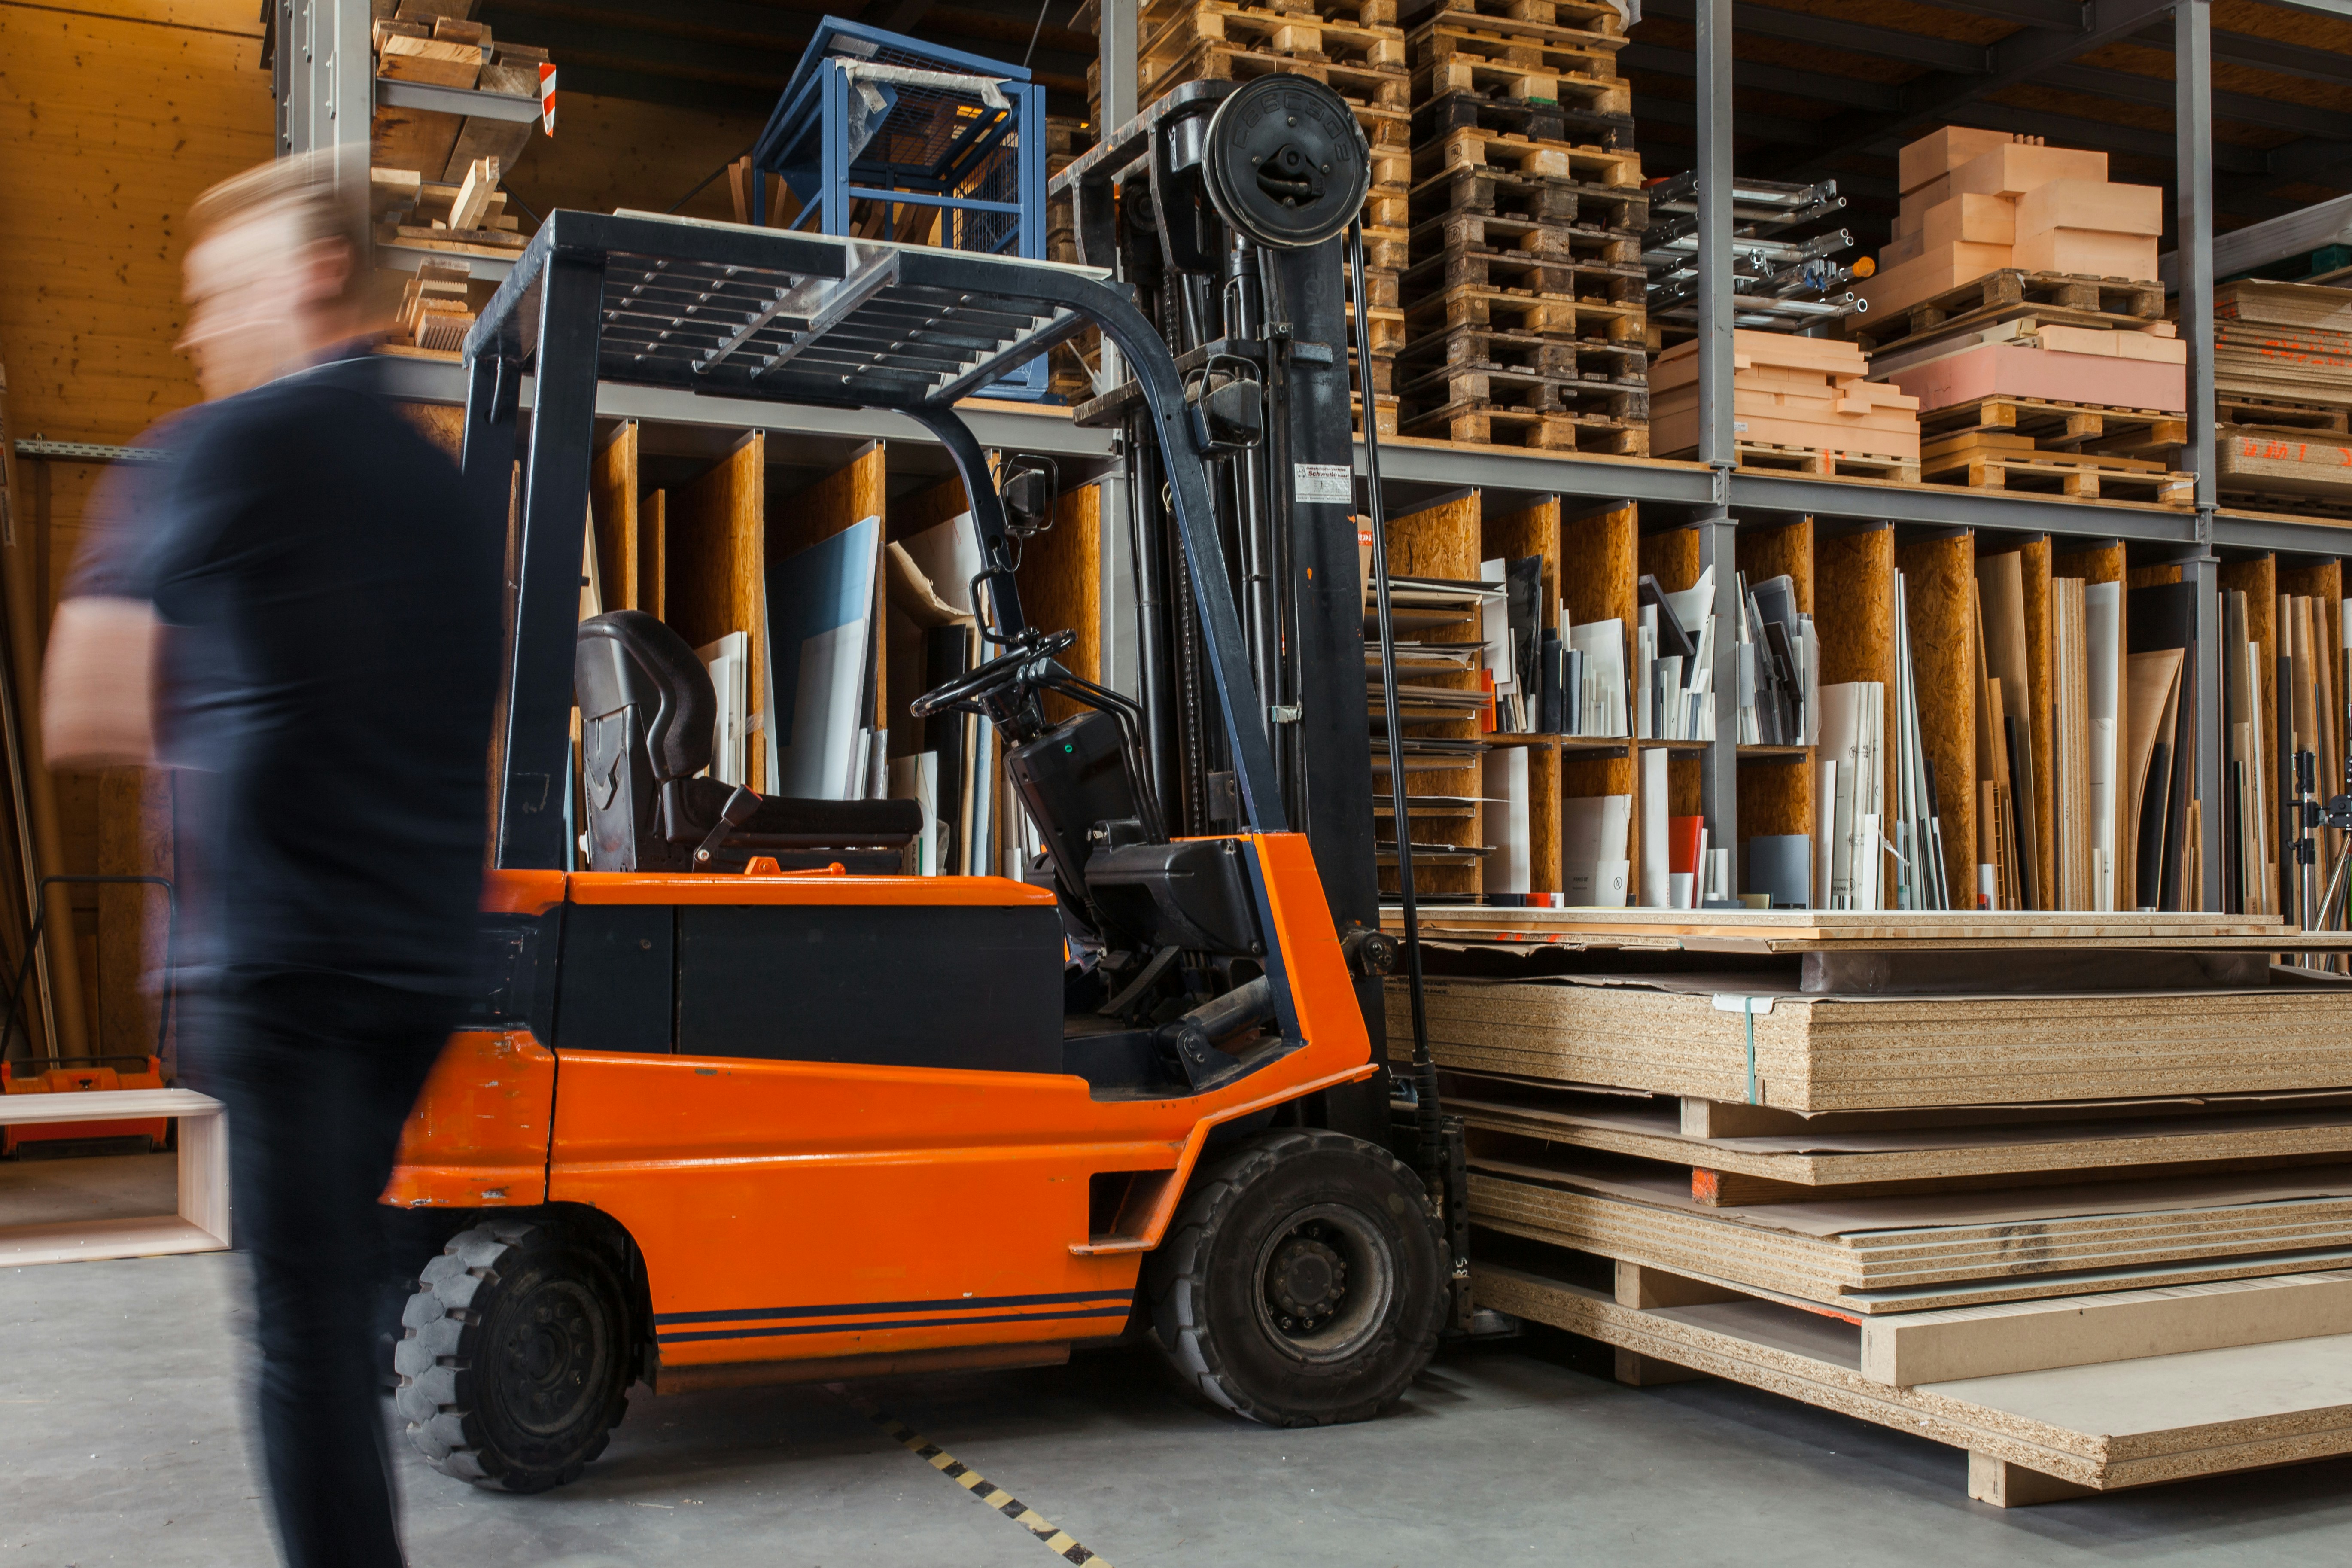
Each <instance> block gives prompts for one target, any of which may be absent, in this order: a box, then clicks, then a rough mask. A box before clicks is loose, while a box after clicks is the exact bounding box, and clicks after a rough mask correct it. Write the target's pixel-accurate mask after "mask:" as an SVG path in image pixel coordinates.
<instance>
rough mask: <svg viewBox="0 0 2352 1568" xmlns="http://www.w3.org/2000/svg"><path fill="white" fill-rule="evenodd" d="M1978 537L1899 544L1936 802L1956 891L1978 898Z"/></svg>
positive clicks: (1967, 900)
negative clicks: (1973, 596)
mask: <svg viewBox="0 0 2352 1568" xmlns="http://www.w3.org/2000/svg"><path fill="white" fill-rule="evenodd" d="M1973 558H1974V549H1973V543H1972V542H1971V540H1970V539H1969V536H1968V535H1967V534H1965V533H1951V534H1947V535H1945V536H1943V537H1941V538H1937V539H1923V540H1919V541H1916V542H1913V543H1910V544H1906V545H1903V546H1901V547H1899V548H1898V549H1897V550H1896V551H1895V565H1896V566H1897V567H1898V568H1899V569H1900V570H1901V571H1902V573H1903V597H1904V604H1905V606H1906V609H1907V611H1908V613H1909V616H1910V622H1911V624H1910V627H1909V630H1910V633H1911V668H1912V679H1913V683H1914V686H1915V688H1916V691H1917V695H1918V701H1919V733H1920V737H1921V739H1922V740H1923V741H1924V742H1925V743H1926V746H1927V761H1928V762H1929V763H1930V764H1931V765H1933V767H1934V768H1935V770H1936V809H1937V815H1938V816H1939V817H1940V819H1941V821H1942V825H1943V840H1944V843H1945V845H1946V847H1947V850H1946V852H1947V854H1948V855H1949V854H1950V852H1951V850H1953V849H1955V848H1965V851H1966V852H1965V854H1964V855H1960V856H1952V857H1951V858H1952V859H1953V860H1954V861H1955V862H1956V864H1955V865H1954V867H1953V872H1954V875H1953V876H1952V877H1951V884H1952V894H1953V898H1954V899H1955V900H1958V901H1959V902H1961V903H1963V905H1964V906H1971V907H1972V906H1973V905H1974V903H1975V901H1976V900H1975V898H1974V897H1973V895H1974V892H1975V889H1976V853H1975V850H1974V848H1973V846H1974V845H1975V844H1976V842H1977V792H1976V789H1975V788H1974V781H1975V778H1976V759H1977V731H1976V709H1977V704H1976V670H1977V649H1976V616H1975V613H1974V610H1973V608H1972V602H1971V600H1970V598H1969V584H1970V581H1971V578H1972V575H1973V566H1974V560H1973Z"/></svg>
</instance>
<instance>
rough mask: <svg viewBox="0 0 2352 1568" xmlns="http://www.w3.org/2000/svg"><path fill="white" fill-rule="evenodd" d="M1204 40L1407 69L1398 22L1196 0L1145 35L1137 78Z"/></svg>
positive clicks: (1148, 78) (1389, 70) (1390, 70)
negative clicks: (1371, 22)
mask: <svg viewBox="0 0 2352 1568" xmlns="http://www.w3.org/2000/svg"><path fill="white" fill-rule="evenodd" d="M1202 44H1223V45H1230V46H1231V47H1234V48H1239V49H1247V50H1250V51H1252V52H1254V53H1258V54H1268V55H1283V56H1286V57H1288V58H1293V59H1301V60H1315V61H1318V62H1321V63H1323V64H1327V65H1338V66H1352V67H1355V68H1359V69H1362V70H1368V71H1378V72H1381V73H1383V74H1388V75H1396V74H1400V73H1402V72H1403V71H1404V69H1405V51H1404V34H1403V33H1402V32H1401V31H1399V30H1398V29H1397V28H1395V27H1362V26H1355V25H1353V24H1351V23H1348V22H1341V21H1337V20H1332V19H1328V18H1326V17H1323V16H1317V15H1313V14H1306V13H1300V12H1296V11H1276V10H1271V9H1264V8H1260V7H1258V6H1254V5H1230V4H1227V3H1226V0H1192V4H1191V5H1187V6H1185V7H1183V8H1182V9H1181V10H1180V11H1177V12H1175V13H1174V14H1173V15H1171V16H1169V17H1168V19H1167V20H1166V21H1164V22H1161V23H1160V25H1159V26H1158V27H1156V28H1155V29H1153V30H1152V32H1151V33H1150V36H1149V37H1146V38H1145V39H1144V42H1143V47H1141V49H1140V50H1139V51H1138V56H1137V62H1136V74H1137V78H1138V80H1139V83H1148V82H1152V81H1156V80H1157V79H1159V77H1160V75H1161V74H1162V73H1163V72H1164V71H1165V70H1166V69H1167V68H1168V67H1169V66H1171V65H1172V64H1173V63H1175V62H1176V61H1178V60H1181V59H1182V58H1184V57H1185V56H1186V55H1187V54H1189V53H1190V52H1191V51H1192V49H1193V48H1195V47H1198V46H1200V45H1202Z"/></svg>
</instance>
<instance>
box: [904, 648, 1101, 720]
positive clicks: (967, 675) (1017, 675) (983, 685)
mask: <svg viewBox="0 0 2352 1568" xmlns="http://www.w3.org/2000/svg"><path fill="white" fill-rule="evenodd" d="M1027 636H1028V637H1034V636H1035V634H1034V633H1031V634H1027ZM1077 640H1078V634H1077V633H1076V632H1073V631H1059V632H1054V633H1051V634H1049V635H1047V636H1045V637H1036V640H1034V641H1029V640H1026V638H1025V637H1024V639H1022V640H1016V641H1015V642H1014V643H1013V647H1012V648H1011V649H1010V650H1009V651H1007V652H1004V653H1000V654H998V655H997V656H996V657H995V658H992V659H989V660H987V661H986V662H985V663H982V664H978V665H975V666H973V667H972V668H971V669H969V670H967V671H965V672H964V673H963V674H962V675H960V676H958V677H956V679H953V680H950V681H948V682H947V683H946V684H944V685H942V686H938V687H935V688H933V689H930V690H929V691H926V692H924V693H923V694H922V695H921V696H920V697H918V698H916V699H915V700H914V701H912V702H910V703H908V707H907V710H908V712H910V713H912V714H913V715H914V716H915V717H916V718H918V719H928V718H929V717H931V715H933V714H934V713H944V712H946V711H948V710H950V709H971V710H976V709H977V708H978V707H979V706H980V704H981V702H982V700H984V699H987V698H991V697H994V696H996V695H998V694H999V693H1001V692H1003V691H1006V690H1009V689H1012V688H1013V687H1016V686H1020V685H1024V684H1028V683H1030V682H1032V681H1034V679H1035V676H1034V674H1033V673H1032V667H1033V666H1034V665H1036V664H1037V663H1039V662H1041V661H1043V660H1046V659H1050V658H1053V657H1054V656H1055V654H1057V653H1060V652H1061V651H1062V650H1063V649H1064V648H1066V647H1069V646H1070V645H1071V644H1073V643H1075V642H1076V641H1077ZM983 717H988V715H983Z"/></svg>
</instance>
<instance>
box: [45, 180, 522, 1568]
mask: <svg viewBox="0 0 2352 1568" xmlns="http://www.w3.org/2000/svg"><path fill="white" fill-rule="evenodd" d="M330 174H331V166H330V165H327V164H325V163H313V162H310V161H306V160H300V159H289V160H285V161H283V162H280V163H272V164H268V165H266V166H264V167H262V168H258V169H255V170H252V171H250V172H249V173H247V174H242V175H239V176H238V177H237V178H236V179H234V180H230V181H228V182H227V183H226V184H221V185H217V186H215V187H214V188H213V189H212V190H210V191H207V192H206V193H205V195H203V196H201V197H199V198H198V199H197V202H196V205H195V206H194V210H193V211H192V212H191V214H190V218H191V224H192V227H193V230H194V234H195V243H194V247H193V248H191V249H190V251H189V252H188V257H187V263H186V282H187V302H188V312H189V313H188V326H187V331H186V334H185V336H184V337H183V339H182V340H181V346H182V347H183V348H184V349H185V350H186V351H187V353H189V354H190V356H191V357H192V358H193V359H194V361H195V364H196V371H197V376H198V379H199V381H200V382H201V383H202V384H203V387H204V392H205V398H206V400H207V401H206V402H205V405H203V406H201V407H199V408H196V409H194V410H191V411H190V412H188V413H187V414H185V415H183V416H179V417H177V418H175V419H174V420H173V421H171V422H170V424H169V425H168V426H165V427H163V429H162V430H161V431H159V432H158V433H157V438H158V439H159V441H160V443H161V445H163V447H164V448H165V449H166V450H167V451H168V452H169V454H170V458H169V460H168V461H167V462H165V463H163V464H159V465H157V466H155V467H154V468H152V469H147V470H144V471H142V473H141V474H140V475H139V476H138V477H137V478H136V479H135V480H133V481H132V482H133V485H134V487H135V488H134V489H133V492H132V493H131V495H130V496H129V497H128V498H127V499H128V500H130V501H131V508H130V515H128V516H127V517H126V518H125V519H124V521H123V522H122V523H121V525H120V526H119V527H118V528H117V529H116V530H115V531H114V532H113V534H112V536H111V537H110V539H109V540H108V541H107V542H106V543H105V544H104V545H103V546H102V547H101V548H100V549H99V550H98V551H96V552H93V553H92V556H91V558H90V559H89V560H87V561H85V562H84V563H83V564H82V566H81V567H80V569H79V573H78V574H77V577H76V580H75V581H74V583H73V584H71V585H70V586H69V587H68V590H67V597H66V599H65V601H64V602H63V603H61V604H60V605H58V614H57V619H56V624H55V626H54V628H53V634H52V638H51V642H50V647H49V655H48V660H47V690H46V694H45V701H44V724H45V731H46V740H47V746H48V756H49V760H50V762H51V763H52V764H54V765H57V766H60V767H76V766H79V767H89V766H96V765H100V764H104V763H133V762H149V761H160V762H162V763H166V764H169V765H172V766H175V767H180V768H184V769H187V770H190V771H189V772H187V773H184V774H183V775H182V781H181V786H180V791H179V797H178V798H179V799H180V801H181V802H182V806H181V813H182V815H181V833H180V846H179V853H180V863H181V866H182V868H183V873H182V880H183V883H184V885H185V887H186V898H185V900H184V901H185V904H186V906H187V907H188V908H189V910H190V916H191V918H190V920H189V926H190V928H191V934H192V937H193V942H192V944H191V945H192V946H193V948H194V952H195V954H196V957H195V959H194V963H193V965H192V966H191V967H190V968H189V969H186V970H184V971H183V973H182V974H181V975H180V977H179V979H180V983H181V984H183V985H184V986H185V987H189V988H190V990H191V991H192V993H193V994H192V995H191V998H190V999H191V1001H192V1003H194V1004H195V1005H194V1006H192V1008H191V1014H192V1015H193V1016H194V1017H195V1018H197V1019H199V1020H201V1023H200V1025H199V1026H197V1027H196V1032H195V1037H194V1038H193V1039H192V1040H191V1042H190V1051H189V1055H190V1057H191V1059H192V1065H193V1066H194V1068H197V1069H198V1074H197V1081H198V1082H199V1083H200V1085H201V1086H202V1087H204V1088H205V1089H209V1090H211V1091H213V1092H215V1093H217V1094H219V1095H220V1096H221V1097H222V1098H223V1099H224V1100H226V1101H227V1103H228V1106H229V1110H230V1120H229V1125H230V1128H231V1133H230V1148H231V1151H232V1157H233V1160H234V1166H235V1182H236V1220H235V1225H236V1238H237V1241H238V1243H239V1245H241V1246H243V1247H247V1248H248V1249H250V1251H251V1254H252V1264H253V1276H254V1287H255V1291H256V1294H257V1307H258V1321H259V1341H260V1347H259V1348H260V1352H261V1365H260V1377H259V1385H260V1387H259V1393H260V1432H261V1437H262V1442H263V1447H264V1451H265V1459H266V1464H267V1467H268V1480H269V1489H270V1497H271V1500H272V1502H273V1504H274V1506H275V1509H276V1514H277V1523H278V1542H279V1545H280V1547H281V1548H282V1550H283V1551H284V1552H285V1554H286V1557H287V1559H288V1560H289V1562H290V1563H295V1564H297V1565H298V1568H310V1565H312V1564H318V1565H327V1564H332V1565H334V1568H385V1565H397V1564H398V1563H401V1561H402V1558H401V1552H400V1545H399V1541H398V1538H397V1535H396V1533H395V1530H394V1516H393V1499H392V1490H391V1484H390V1479H389V1476H388V1473H387V1470H386V1467H385V1460H384V1454H383V1415H382V1412H381V1410H380V1407H379V1405H378V1402H377V1394H376V1373H375V1368H374V1366H373V1354H372V1343H373V1341H372V1334H373V1324H372V1313H373V1290H374V1288H375V1285H376V1283H377V1279H378V1277H379V1276H380V1275H381V1274H382V1273H383V1232H382V1230H381V1228H380V1218H381V1214H382V1212H383V1211H380V1210H379V1209H378V1208H377V1206H376V1197H377V1195H378V1194H380V1193H381V1192H382V1191H383V1185H384V1183H385V1181H386V1179H387V1178H388V1176H389V1174H390V1173H391V1170H392V1165H393V1160H394V1152H395V1150H396V1149H397V1147H398V1143H399V1138H400V1131H401V1127H402V1123H403V1122H404V1121H405V1120H406V1118H407V1115H408V1112H409V1110H410V1109H411V1108H412V1106H413V1105H414V1104H415V1099H416V1095H417V1091H418V1090H419V1089H421V1088H422V1086H423V1085H424V1083H425V1077H426V1075H427V1073H429V1072H430V1070H431V1069H432V1067H433V1063H434V1060H435V1058H436V1057H437V1056H438V1055H439V1053H440V1050H441V1047H442V1043H443V1041H444V1040H445V1039H446V1037H447V1035H448V1032H449V1030H450V1028H451V1026H452V1025H453V1023H454V1022H455V1020H456V1018H457V1014H458V1009H459V1007H460V1005H461V998H462V996H463V994H465V992H466V991H467V987H468V986H469V984H470V983H471V981H472V978H473V963H472V953H473V951H474V942H473V937H472V931H473V928H474V915H475V909H476V905H477V903H478V900H479V897H480V891H481V868H482V854H483V834H484V817H485V812H486V798H485V789H486V786H485V783H484V778H485V758H486V755H487V746H488V739H489V732H490V715H491V704H492V699H493V694H494V689H495V686H496V682H497V664H498V657H499V638H500V632H499V562H500V558H501V548H502V542H501V537H500V530H499V527H498V520H496V519H495V518H491V517H488V516H485V515H482V510H481V509H480V508H479V507H478V505H477V504H476V503H475V502H474V501H473V500H470V499H469V498H468V494H467V490H466V489H465V488H464V486H463V485H462V484H461V483H460V481H459V478H458V473H457V468H456V466H455V465H454V464H453V463H452V462H451V461H450V460H449V459H448V458H446V456H444V455H443V454H442V453H441V452H440V451H439V450H437V449H436V448H435V447H433V446H431V445H430V444H429V443H427V442H426V441H425V439H424V437H422V436H421V435H420V434H419V433H418V432H417V430H416V429H415V427H414V426H411V425H410V424H409V423H408V422H407V421H406V420H405V419H404V418H403V417H402V416H401V415H400V413H399V412H398V410H397V409H395V408H394V406H392V405H391V404H390V403H389V402H387V401H386V400H385V398H383V396H382V395H378V394H377V393H376V392H375V391H373V390H372V382H371V378H370V366H369V362H368V361H367V360H365V358H364V357H363V355H364V350H365V344H364V342H363V341H361V340H360V339H359V334H360V332H361V331H362V328H363V326H364V325H365V321H364V317H365V314H366V312H365V310H364V307H363V305H362V301H361V300H360V294H361V292H362V290H361V288H360V280H361V276H362V268H364V266H365V260H364V258H365V256H366V248H365V247H366V229H365V226H364V213H363V211H362V206H363V204H362V203H359V202H341V203H339V202H338V201H337V200H336V199H335V197H334V195H333V193H332V190H331V185H332V181H331V178H330ZM361 187H362V192H363V191H364V177H362V182H361ZM191 802H193V803H194V807H195V809H194V812H193V813H192V812H191V811H190V810H189V805H190V803H191Z"/></svg>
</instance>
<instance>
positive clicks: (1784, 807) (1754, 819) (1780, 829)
mask: <svg viewBox="0 0 2352 1568" xmlns="http://www.w3.org/2000/svg"><path fill="white" fill-rule="evenodd" d="M1808 755H1809V756H1810V753H1808ZM1813 771H1814V768H1813V764H1811V763H1809V762H1808V761H1807V760H1806V759H1805V758H1797V759H1793V760H1791V759H1787V758H1780V757H1742V758H1740V759H1739V838H1740V842H1741V843H1743V844H1744V843H1746V842H1747V841H1748V839H1750V838H1753V837H1756V836H1757V835H1758V834H1759V833H1762V834H1767V835H1779V834H1790V833H1802V834H1807V835H1810V834H1811V832H1812V831H1813Z"/></svg>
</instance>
